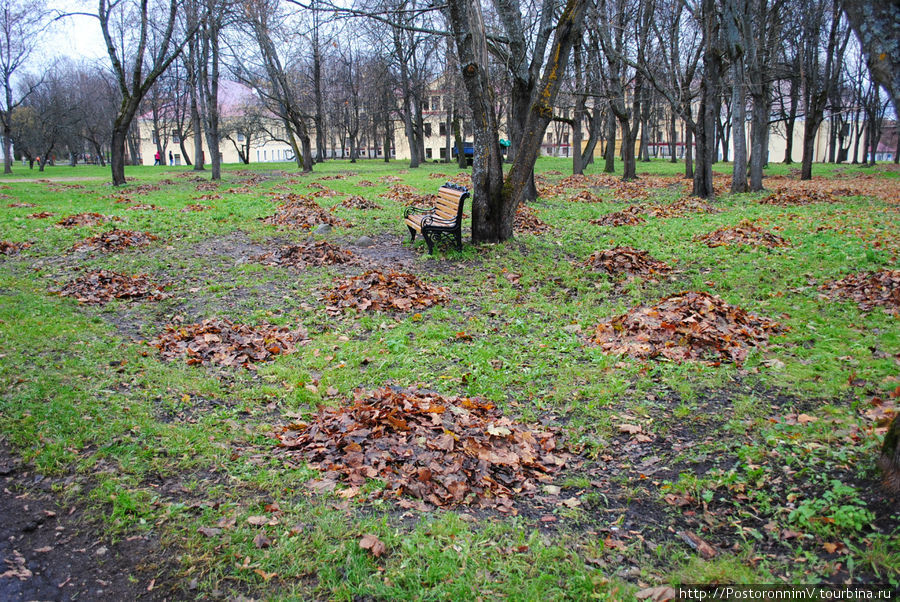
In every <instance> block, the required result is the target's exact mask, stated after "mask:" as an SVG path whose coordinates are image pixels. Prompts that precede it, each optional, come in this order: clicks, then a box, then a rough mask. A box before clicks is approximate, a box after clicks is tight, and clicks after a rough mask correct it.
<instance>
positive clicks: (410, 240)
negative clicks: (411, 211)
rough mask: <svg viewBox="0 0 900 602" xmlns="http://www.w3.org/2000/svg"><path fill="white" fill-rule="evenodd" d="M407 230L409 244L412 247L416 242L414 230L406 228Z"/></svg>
mask: <svg viewBox="0 0 900 602" xmlns="http://www.w3.org/2000/svg"><path fill="white" fill-rule="evenodd" d="M407 228H409V244H410V245H412V244H413V242H414V241H415V240H416V229H415V228H413V227H412V226H407Z"/></svg>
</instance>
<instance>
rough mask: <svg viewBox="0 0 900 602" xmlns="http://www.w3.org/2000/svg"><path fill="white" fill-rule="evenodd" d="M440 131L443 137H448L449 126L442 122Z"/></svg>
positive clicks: (439, 127)
mask: <svg viewBox="0 0 900 602" xmlns="http://www.w3.org/2000/svg"><path fill="white" fill-rule="evenodd" d="M438 131H439V132H440V135H441V136H446V135H447V124H446V123H443V122H441V124H440V125H439V126H438Z"/></svg>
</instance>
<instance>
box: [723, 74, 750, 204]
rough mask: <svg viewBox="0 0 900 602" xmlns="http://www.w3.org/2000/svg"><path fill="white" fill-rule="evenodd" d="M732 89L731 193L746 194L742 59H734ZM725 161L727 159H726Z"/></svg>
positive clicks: (745, 141)
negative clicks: (732, 162) (732, 161)
mask: <svg viewBox="0 0 900 602" xmlns="http://www.w3.org/2000/svg"><path fill="white" fill-rule="evenodd" d="M732 68H733V70H734V88H733V89H732V91H731V94H732V97H731V111H732V123H733V124H734V125H733V127H732V135H733V136H734V168H733V171H732V174H731V193H732V194H736V193H741V192H747V137H746V130H744V122H745V120H746V117H745V107H746V105H745V99H744V61H743V57H738V58H736V59H735V63H734V65H733V66H732ZM726 160H727V159H726Z"/></svg>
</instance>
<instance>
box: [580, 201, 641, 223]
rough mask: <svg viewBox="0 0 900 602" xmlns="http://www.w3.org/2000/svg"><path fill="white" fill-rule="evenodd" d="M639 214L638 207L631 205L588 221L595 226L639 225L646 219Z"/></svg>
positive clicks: (639, 209)
mask: <svg viewBox="0 0 900 602" xmlns="http://www.w3.org/2000/svg"><path fill="white" fill-rule="evenodd" d="M641 214H642V210H641V208H640V207H638V206H637V205H631V206H630V207H626V208H625V209H622V210H621V211H613V212H612V213H607V214H606V215H604V216H602V217H599V218H597V219H592V220H591V221H590V223H592V224H594V225H595V226H639V225H641V224H643V223H644V222H646V221H647V220H645V219H644V216H643V215H641Z"/></svg>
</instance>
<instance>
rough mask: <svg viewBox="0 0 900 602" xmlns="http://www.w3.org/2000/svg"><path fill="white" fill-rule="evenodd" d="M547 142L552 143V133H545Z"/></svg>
mask: <svg viewBox="0 0 900 602" xmlns="http://www.w3.org/2000/svg"><path fill="white" fill-rule="evenodd" d="M547 144H553V134H549V133H548V134H547Z"/></svg>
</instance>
